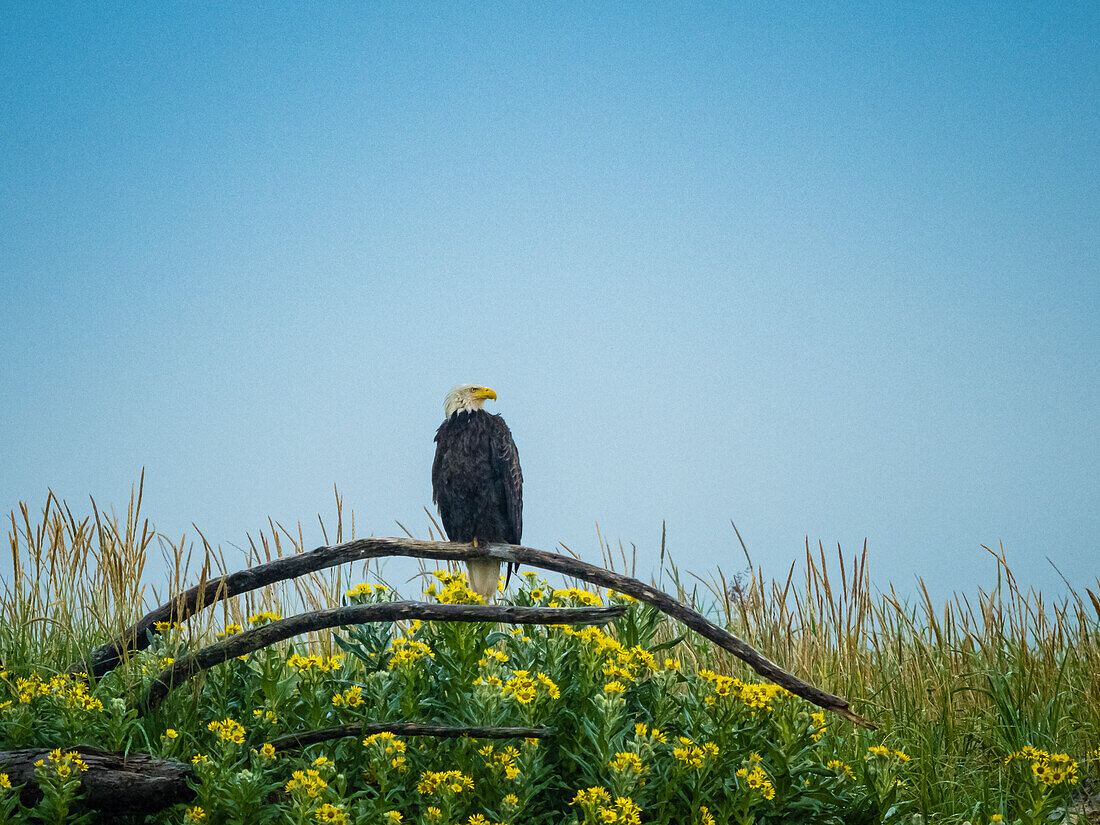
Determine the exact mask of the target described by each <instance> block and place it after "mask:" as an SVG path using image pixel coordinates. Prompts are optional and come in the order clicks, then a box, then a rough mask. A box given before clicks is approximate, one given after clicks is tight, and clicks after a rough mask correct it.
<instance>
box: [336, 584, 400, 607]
mask: <svg viewBox="0 0 1100 825" xmlns="http://www.w3.org/2000/svg"><path fill="white" fill-rule="evenodd" d="M388 591H389V588H388V587H386V585H384V584H367V583H366V582H362V583H360V584H357V585H355V587H352V588H351V589H349V590H348V591H347V592H346V593H344V595H345V596H347V597H348V598H349V599H351V600H352V601H354V602H360V603H363V602H369V601H373V599H372V597H373V596H374V595H375V594H377V595H378V596H379V597H380V598H381V597H382V596H384V595H385V594H386V593H387V592H388Z"/></svg>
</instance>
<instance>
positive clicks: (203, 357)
mask: <svg viewBox="0 0 1100 825" xmlns="http://www.w3.org/2000/svg"><path fill="white" fill-rule="evenodd" d="M1098 35H1100V9H1098V8H1097V7H1096V6H1095V4H1057V3H1041V4H965V5H959V4H931V3H927V4H905V5H901V4H898V5H897V6H896V7H887V6H884V5H883V4H867V5H853V4H835V5H807V4H790V5H786V6H784V5H778V4H714V5H711V4H690V5H682V4H669V5H652V4H651V5H644V6H642V5H640V4H621V5H612V4H587V6H582V5H558V4H545V5H543V6H535V5H533V4H528V5H519V4H515V5H512V4H446V5H444V4H398V5H388V4H371V5H370V7H369V8H362V7H361V6H360V5H359V4H330V5H328V6H326V7H324V8H318V7H317V6H316V5H312V4H302V5H286V4H275V3H272V4H263V6H262V7H249V8H243V7H231V6H229V5H228V4H198V3H188V4H183V3H174V4H163V5H158V6H156V7H153V6H141V7H135V6H134V5H133V4H124V3H118V4H96V3H83V4H71V5H68V6H65V5H61V4H58V5H55V6H52V7H50V8H46V7H44V6H40V5H37V4H22V5H19V6H9V7H7V8H5V10H4V13H3V15H0V68H2V72H0V98H2V103H3V110H4V112H5V117H4V118H2V119H0V152H2V157H3V159H4V160H3V163H2V164H0V279H2V281H0V285H2V290H3V299H4V300H3V304H4V307H5V310H6V311H5V315H4V319H3V323H2V325H0V353H2V357H3V369H2V370H0V422H2V423H0V449H2V453H3V456H4V470H3V472H2V473H0V505H2V507H3V509H4V510H5V511H6V510H8V509H12V508H15V507H17V505H18V503H19V502H20V501H29V502H30V503H31V505H32V506H41V504H42V502H44V500H45V495H46V490H47V488H52V489H53V490H54V491H55V492H56V493H57V494H58V495H59V496H62V497H64V498H66V499H67V500H68V501H69V502H70V505H71V506H73V507H74V509H76V510H78V511H80V510H86V509H88V505H87V504H86V502H87V500H88V499H87V497H88V496H89V495H92V496H94V497H95V498H96V501H97V502H98V503H99V504H100V505H101V506H105V507H110V506H111V505H114V506H115V507H117V508H120V509H121V508H124V505H125V502H126V500H127V497H128V493H129V488H130V485H131V484H132V483H133V482H135V481H136V480H137V478H138V476H139V474H140V472H141V469H142V468H143V467H144V468H145V473H146V497H145V510H146V513H147V514H148V515H149V516H150V517H151V518H152V519H153V522H154V523H155V525H156V526H157V528H158V529H159V530H161V531H163V532H164V533H165V534H166V535H167V536H169V537H170V538H172V539H173V540H178V538H179V537H180V535H182V534H184V533H185V532H186V533H187V534H188V535H189V536H193V535H194V531H193V529H192V527H191V524H192V523H194V524H196V525H198V527H199V528H201V529H202V530H203V532H204V533H205V534H206V535H207V537H208V538H209V539H211V541H213V542H215V543H219V544H221V545H222V546H223V547H224V548H226V549H227V550H229V551H230V552H231V553H232V552H234V551H232V546H233V545H242V544H245V543H246V541H247V539H246V535H247V534H252V535H255V534H256V533H257V532H258V531H260V530H261V529H266V527H267V521H266V519H267V517H268V516H271V517H273V518H275V519H277V520H279V521H281V522H283V523H285V524H293V523H295V522H297V521H299V520H300V521H301V522H302V523H303V525H304V529H305V531H306V535H307V541H310V542H312V541H315V542H317V543H319V542H320V533H319V531H317V530H314V529H313V527H312V525H314V524H316V515H317V514H318V513H322V514H325V516H326V518H329V517H330V516H331V514H332V512H333V509H334V508H333V504H332V489H333V485H334V484H335V485H336V486H338V488H339V489H340V491H341V493H342V495H343V496H344V506H345V509H354V511H355V518H356V528H357V530H358V531H359V532H360V533H364V534H365V533H374V534H376V535H392V534H395V533H397V532H398V529H397V527H396V525H395V521H396V520H400V521H401V522H402V523H404V524H405V525H407V526H409V527H410V529H414V530H416V531H417V532H420V533H423V532H424V530H425V527H426V524H427V518H426V517H425V515H424V514H423V508H424V507H425V506H430V505H431V489H430V479H429V470H430V464H431V458H432V450H433V445H432V435H433V433H434V429H435V427H437V426H438V424H439V421H440V419H441V416H442V400H443V395H444V393H445V392H446V391H447V389H448V388H449V387H450V386H451V385H452V384H454V383H458V382H462V381H473V382H479V383H485V384H488V385H490V386H493V387H495V388H496V389H497V391H498V393H499V396H500V399H499V402H498V403H497V404H496V405H495V409H496V410H497V411H500V412H502V413H503V414H504V416H505V418H506V419H507V420H508V422H509V423H510V425H511V426H512V430H513V433H514V435H515V438H516V441H517V443H518V445H519V449H520V454H521V457H522V460H523V466H524V473H525V478H526V495H525V532H524V539H525V543H528V544H531V545H533V546H536V547H542V548H548V549H549V548H552V547H554V546H555V544H556V543H557V542H564V543H565V544H567V545H568V546H570V547H572V548H573V549H574V550H576V551H577V552H579V553H580V554H581V555H582V556H584V557H586V558H589V559H598V557H599V549H598V546H597V544H596V524H597V523H598V524H599V525H600V530H601V531H602V534H603V535H604V537H605V538H607V539H608V540H610V541H611V542H612V543H613V544H617V543H618V542H619V541H620V540H621V541H622V542H624V543H625V544H627V545H628V546H629V545H630V544H631V543H633V544H635V545H637V548H638V559H639V564H640V566H641V567H642V568H643V569H644V568H645V567H646V566H647V565H648V566H652V565H653V564H655V563H656V559H657V552H658V548H659V538H660V531H661V523H662V521H666V522H667V525H668V536H669V547H670V549H671V550H672V552H673V554H674V556H675V558H676V559H677V561H678V562H679V564H680V565H681V567H683V568H685V569H689V570H693V571H698V572H700V573H702V574H705V573H706V572H707V571H710V570H713V569H714V568H716V567H718V566H721V567H722V568H723V569H725V570H726V571H727V572H729V571H732V570H736V569H737V568H739V567H742V566H744V561H743V556H742V554H741V552H740V549H739V546H738V544H737V540H736V537H735V536H734V534H733V531H732V529H731V528H730V526H729V522H730V520H731V519H732V520H734V521H736V523H737V525H738V527H739V528H740V530H741V533H742V536H743V537H744V538H745V541H746V542H747V543H748V546H749V550H750V552H751V553H752V556H753V559H754V561H756V562H757V563H758V564H760V565H762V566H763V568H764V570H765V572H766V573H768V574H772V575H777V576H778V575H785V573H786V569H787V567H788V566H789V565H790V563H791V561H793V560H795V559H798V558H800V557H801V555H802V553H803V546H804V541H805V538H806V537H807V536H808V537H809V539H810V541H811V543H816V542H817V541H818V540H819V539H820V540H822V541H823V542H824V543H825V545H826V546H827V547H828V546H835V544H836V543H837V542H839V543H841V544H842V545H843V546H844V547H845V548H846V549H848V550H851V551H853V552H855V551H856V550H858V549H859V548H860V547H861V546H862V543H863V540H864V539H865V538H866V539H867V542H868V549H869V557H870V570H871V575H872V578H873V580H874V581H875V582H876V583H877V584H878V585H880V586H887V585H888V583H890V582H893V583H895V585H897V586H898V587H899V589H900V590H901V591H902V592H911V591H912V588H913V585H914V583H915V579H916V577H917V576H922V577H924V578H925V579H926V580H927V581H928V582H929V584H930V585H931V586H932V587H933V588H934V590H935V592H938V593H946V592H947V591H948V590H949V589H951V588H955V587H958V588H961V589H963V590H968V591H972V590H973V588H974V587H975V586H977V585H978V584H981V585H984V586H989V585H990V584H992V583H993V581H994V575H995V566H994V564H993V562H992V560H991V559H990V558H989V557H988V555H987V554H986V553H985V551H983V550H981V547H980V546H981V545H982V544H986V545H989V546H994V547H995V546H996V545H997V543H998V542H1001V541H1003V542H1004V544H1005V548H1006V551H1007V553H1008V557H1009V560H1010V562H1011V563H1012V564H1013V567H1014V569H1015V571H1016V573H1017V576H1018V578H1019V579H1020V580H1021V582H1022V583H1024V584H1025V585H1030V584H1034V585H1035V586H1037V587H1042V588H1043V589H1044V590H1045V591H1053V592H1055V593H1056V592H1058V591H1059V590H1060V589H1062V588H1063V585H1061V582H1060V580H1059V578H1058V576H1057V574H1056V573H1055V572H1054V571H1053V570H1052V569H1051V567H1050V565H1049V564H1048V562H1047V558H1048V557H1049V558H1050V559H1051V560H1053V561H1054V562H1055V563H1056V564H1057V565H1058V566H1059V568H1060V569H1061V570H1062V571H1063V573H1065V574H1066V576H1067V578H1069V579H1070V581H1071V582H1072V583H1073V584H1074V585H1076V586H1085V585H1091V586H1095V583H1096V580H1095V576H1096V568H1095V559H1096V558H1097V550H1098V547H1097V536H1098V535H1100V516H1098V507H1097V502H1098V501H1100V495H1098V493H1100V484H1098V481H1097V477H1098V473H1097V470H1096V468H1097V467H1100V449H1098V439H1097V436H1096V433H1097V432H1098V430H1100V421H1098V414H1097V411H1098V409H1100V405H1098V401H1100V397H1098V396H1100V380H1098V379H1100V369H1098V367H1097V364H1098V358H1097V355H1098V352H1100V324H1098V321H1097V318H1098V317H1100V316H1098V313H1100V278H1098V273H1100V254H1098V253H1100V231H1098V228H1100V185H1098V184H1100V174H1098V173H1100V140H1098V135H1100V129H1098V127H1100V111H1098V109H1100V59H1098V58H1097V56H1096V49H1095V44H1096V42H1097V41H1098ZM6 575H10V561H7V562H0V576H6Z"/></svg>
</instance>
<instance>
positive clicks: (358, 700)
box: [332, 685, 363, 708]
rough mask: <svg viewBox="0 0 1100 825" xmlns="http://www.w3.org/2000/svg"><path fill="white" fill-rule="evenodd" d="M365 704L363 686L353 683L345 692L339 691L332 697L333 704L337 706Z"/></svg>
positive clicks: (353, 706)
mask: <svg viewBox="0 0 1100 825" xmlns="http://www.w3.org/2000/svg"><path fill="white" fill-rule="evenodd" d="M362 704H363V688H362V687H361V686H359V685H352V686H351V687H350V688H348V689H347V690H345V691H344V692H343V693H337V694H336V695H335V696H333V697H332V706H333V707H337V708H357V707H359V706H360V705H362Z"/></svg>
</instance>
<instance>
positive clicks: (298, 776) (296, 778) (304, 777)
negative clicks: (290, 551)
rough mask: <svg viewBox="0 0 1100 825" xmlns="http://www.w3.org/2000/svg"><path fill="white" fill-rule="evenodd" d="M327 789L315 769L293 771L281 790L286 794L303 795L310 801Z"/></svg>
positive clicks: (325, 783) (326, 784) (326, 785)
mask: <svg viewBox="0 0 1100 825" xmlns="http://www.w3.org/2000/svg"><path fill="white" fill-rule="evenodd" d="M327 787H328V783H327V782H326V781H325V780H324V779H323V778H322V777H321V772H320V771H319V770H317V769H316V768H308V769H306V770H304V771H294V773H293V774H291V777H290V781H289V782H287V783H286V785H285V786H284V787H283V790H284V791H286V792H287V793H288V794H295V795H303V794H304V795H305V796H307V797H309V798H310V799H316V798H317V797H318V796H320V795H321V793H322V792H323V791H324V790H325V788H327Z"/></svg>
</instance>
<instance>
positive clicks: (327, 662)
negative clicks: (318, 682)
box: [286, 653, 344, 673]
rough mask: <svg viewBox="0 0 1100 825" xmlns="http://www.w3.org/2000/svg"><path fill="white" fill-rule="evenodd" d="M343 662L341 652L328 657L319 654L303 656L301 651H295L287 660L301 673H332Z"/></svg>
mask: <svg viewBox="0 0 1100 825" xmlns="http://www.w3.org/2000/svg"><path fill="white" fill-rule="evenodd" d="M343 662H344V657H343V656H342V655H340V654H337V655H335V656H327V657H326V656H318V655H317V654H311V655H309V656H302V655H301V654H299V653H294V654H291V655H290V656H288V657H287V660H286V663H287V664H288V665H289V666H290V667H292V668H294V669H295V670H297V671H298V672H299V673H331V672H332V671H334V670H339V669H340V666H341V665H342V664H343Z"/></svg>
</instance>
